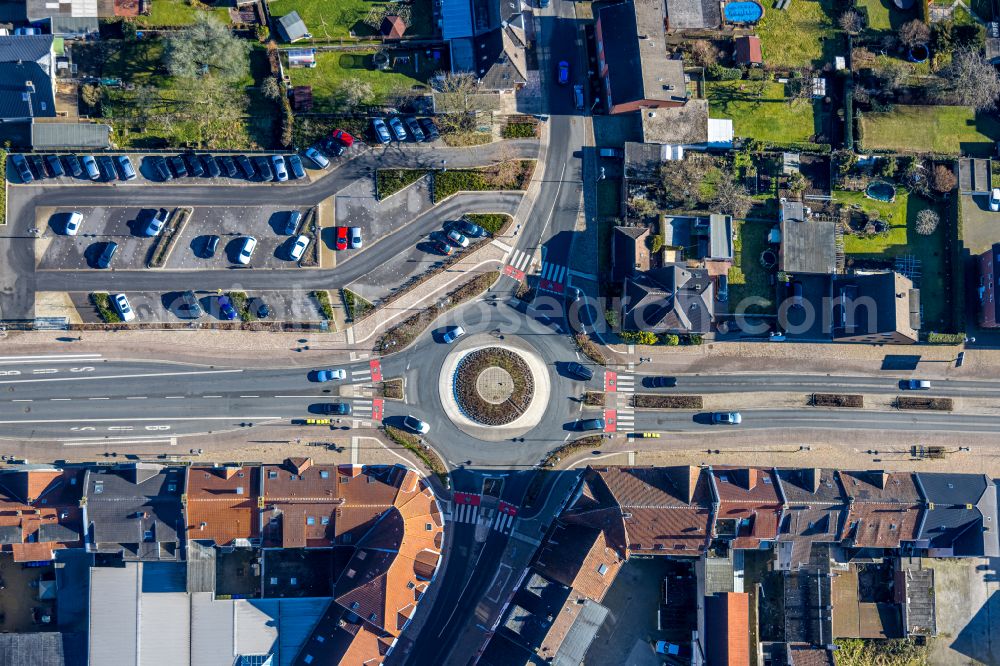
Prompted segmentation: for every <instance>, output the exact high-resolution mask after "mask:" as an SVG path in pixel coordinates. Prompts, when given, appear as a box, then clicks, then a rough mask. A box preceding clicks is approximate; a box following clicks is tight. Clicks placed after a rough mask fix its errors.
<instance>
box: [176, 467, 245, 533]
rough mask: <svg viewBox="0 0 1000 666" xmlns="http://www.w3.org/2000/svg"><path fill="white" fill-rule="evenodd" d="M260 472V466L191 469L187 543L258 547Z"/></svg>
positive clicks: (188, 481)
mask: <svg viewBox="0 0 1000 666" xmlns="http://www.w3.org/2000/svg"><path fill="white" fill-rule="evenodd" d="M260 472H261V470H260V467H241V466H228V465H227V466H223V465H216V466H202V465H192V466H191V467H189V468H188V469H187V478H186V485H185V487H186V488H187V490H186V492H185V507H184V516H185V522H186V525H187V538H188V541H204V542H209V543H211V544H214V545H216V546H243V547H249V546H251V545H254V544H259V543H260V508H259V507H258V505H257V502H258V498H259V497H260V489H261V488H260Z"/></svg>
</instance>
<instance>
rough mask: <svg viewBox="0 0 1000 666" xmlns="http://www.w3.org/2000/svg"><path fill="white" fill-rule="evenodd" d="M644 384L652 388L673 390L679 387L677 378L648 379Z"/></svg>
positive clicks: (660, 377)
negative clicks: (672, 388)
mask: <svg viewBox="0 0 1000 666" xmlns="http://www.w3.org/2000/svg"><path fill="white" fill-rule="evenodd" d="M642 383H643V384H645V385H646V386H649V387H650V388H671V387H674V386H677V378H676V377H664V376H662V375H661V376H659V377H646V379H644V380H643V382H642Z"/></svg>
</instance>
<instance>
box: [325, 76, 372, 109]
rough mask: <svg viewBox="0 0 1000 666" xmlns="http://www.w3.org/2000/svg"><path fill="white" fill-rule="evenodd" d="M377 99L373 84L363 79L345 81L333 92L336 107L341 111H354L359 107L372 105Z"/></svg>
mask: <svg viewBox="0 0 1000 666" xmlns="http://www.w3.org/2000/svg"><path fill="white" fill-rule="evenodd" d="M374 97H375V91H374V90H373V89H372V84H370V83H368V82H367V81H362V80H361V79H345V80H343V81H341V82H340V83H339V84H338V85H337V87H336V88H335V89H334V92H333V99H334V106H335V107H337V108H339V109H340V110H341V111H344V112H350V111H354V110H355V109H356V108H358V107H359V106H363V105H365V104H371V103H372V101H373V100H374Z"/></svg>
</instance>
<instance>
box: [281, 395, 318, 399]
mask: <svg viewBox="0 0 1000 666" xmlns="http://www.w3.org/2000/svg"><path fill="white" fill-rule="evenodd" d="M274 397H275V398H322V397H323V396H321V395H276V396H274Z"/></svg>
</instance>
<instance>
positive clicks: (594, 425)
mask: <svg viewBox="0 0 1000 666" xmlns="http://www.w3.org/2000/svg"><path fill="white" fill-rule="evenodd" d="M604 425H605V423H604V419H580V420H579V421H577V422H575V423H574V424H573V425H572V429H573V430H577V431H583V430H604Z"/></svg>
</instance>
